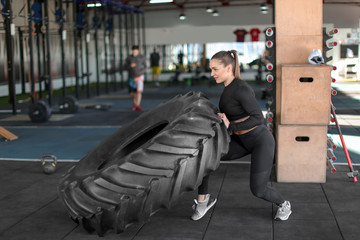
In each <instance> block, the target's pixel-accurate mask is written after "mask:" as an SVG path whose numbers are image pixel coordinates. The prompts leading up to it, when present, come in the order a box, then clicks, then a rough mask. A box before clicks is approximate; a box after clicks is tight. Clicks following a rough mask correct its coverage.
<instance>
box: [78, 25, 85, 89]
mask: <svg viewBox="0 0 360 240" xmlns="http://www.w3.org/2000/svg"><path fill="white" fill-rule="evenodd" d="M77 33H78V38H79V43H80V71H81V72H80V76H79V77H80V79H81V90H84V56H83V35H82V30H80V29H79V30H78V31H77Z"/></svg>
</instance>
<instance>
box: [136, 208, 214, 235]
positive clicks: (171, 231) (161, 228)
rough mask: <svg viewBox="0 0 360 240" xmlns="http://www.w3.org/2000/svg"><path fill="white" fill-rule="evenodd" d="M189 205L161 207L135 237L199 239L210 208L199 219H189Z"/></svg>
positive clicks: (204, 228) (208, 217) (190, 210)
mask: <svg viewBox="0 0 360 240" xmlns="http://www.w3.org/2000/svg"><path fill="white" fill-rule="evenodd" d="M191 215H192V209H191V207H181V206H178V207H175V208H173V209H170V210H166V209H162V210H160V211H159V212H157V213H156V214H155V215H153V216H152V217H151V218H150V221H149V222H148V223H146V224H145V225H144V226H143V227H142V228H141V230H140V231H139V233H138V234H137V235H136V237H135V239H136V240H138V239H201V238H202V236H203V234H204V232H205V231H206V226H207V223H208V221H209V219H210V216H211V210H210V211H209V212H208V213H207V215H206V216H205V217H204V218H202V219H201V220H199V221H193V220H191V218H190V217H191Z"/></svg>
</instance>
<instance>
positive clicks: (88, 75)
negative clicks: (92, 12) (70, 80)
mask: <svg viewBox="0 0 360 240" xmlns="http://www.w3.org/2000/svg"><path fill="white" fill-rule="evenodd" d="M88 17H89V11H88V7H87V0H85V61H86V62H85V64H86V97H87V98H90V72H89V71H90V67H89V42H88V41H89V40H90V39H89V38H90V35H89V21H88Z"/></svg>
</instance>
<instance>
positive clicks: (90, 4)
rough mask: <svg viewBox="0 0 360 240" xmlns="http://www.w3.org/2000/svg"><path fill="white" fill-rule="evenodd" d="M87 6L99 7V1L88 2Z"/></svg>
mask: <svg viewBox="0 0 360 240" xmlns="http://www.w3.org/2000/svg"><path fill="white" fill-rule="evenodd" d="M86 6H87V7H101V3H88V5H86Z"/></svg>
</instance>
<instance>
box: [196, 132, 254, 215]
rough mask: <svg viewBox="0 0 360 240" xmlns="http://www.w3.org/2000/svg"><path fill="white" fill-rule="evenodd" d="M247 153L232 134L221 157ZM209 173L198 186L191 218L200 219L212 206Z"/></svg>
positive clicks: (213, 202)
mask: <svg viewBox="0 0 360 240" xmlns="http://www.w3.org/2000/svg"><path fill="white" fill-rule="evenodd" d="M247 154H249V151H248V150H247V149H245V148H244V146H243V145H242V144H241V143H240V142H239V140H238V138H237V136H236V135H235V136H232V138H231V142H230V146H229V151H228V153H227V154H226V155H225V156H224V157H222V159H226V160H231V159H236V158H240V157H242V156H245V155H247ZM209 177H210V176H209V175H207V176H205V177H204V178H203V180H202V183H201V185H200V186H199V188H198V197H197V200H195V204H194V214H193V215H192V216H191V218H192V219H193V220H199V219H201V218H202V217H203V216H204V215H205V214H206V212H207V211H208V210H209V209H210V208H211V207H212V206H214V204H215V203H216V198H210V194H209V189H208V186H209Z"/></svg>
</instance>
